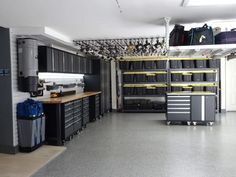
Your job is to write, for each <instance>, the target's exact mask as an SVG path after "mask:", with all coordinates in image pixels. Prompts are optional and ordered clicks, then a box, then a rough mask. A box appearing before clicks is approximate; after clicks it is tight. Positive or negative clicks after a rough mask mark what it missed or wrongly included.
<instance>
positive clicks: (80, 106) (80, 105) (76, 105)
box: [74, 104, 82, 109]
mask: <svg viewBox="0 0 236 177" xmlns="http://www.w3.org/2000/svg"><path fill="white" fill-rule="evenodd" d="M77 108H82V104H74V109H77Z"/></svg>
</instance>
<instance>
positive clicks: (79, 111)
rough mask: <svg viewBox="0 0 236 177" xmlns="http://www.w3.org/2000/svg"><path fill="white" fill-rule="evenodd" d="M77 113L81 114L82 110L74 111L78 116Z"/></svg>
mask: <svg viewBox="0 0 236 177" xmlns="http://www.w3.org/2000/svg"><path fill="white" fill-rule="evenodd" d="M79 113H82V109H75V110H74V114H79Z"/></svg>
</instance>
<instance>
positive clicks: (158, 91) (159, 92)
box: [156, 87, 167, 95]
mask: <svg viewBox="0 0 236 177" xmlns="http://www.w3.org/2000/svg"><path fill="white" fill-rule="evenodd" d="M166 91H167V87H157V88H156V94H157V95H164V94H165V93H166Z"/></svg>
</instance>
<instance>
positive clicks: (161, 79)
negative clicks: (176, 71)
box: [156, 74, 167, 82]
mask: <svg viewBox="0 0 236 177" xmlns="http://www.w3.org/2000/svg"><path fill="white" fill-rule="evenodd" d="M156 81H157V82H167V75H166V74H156Z"/></svg>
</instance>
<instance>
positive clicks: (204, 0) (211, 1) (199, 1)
mask: <svg viewBox="0 0 236 177" xmlns="http://www.w3.org/2000/svg"><path fill="white" fill-rule="evenodd" d="M232 4H236V0H184V1H183V6H215V5H232Z"/></svg>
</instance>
